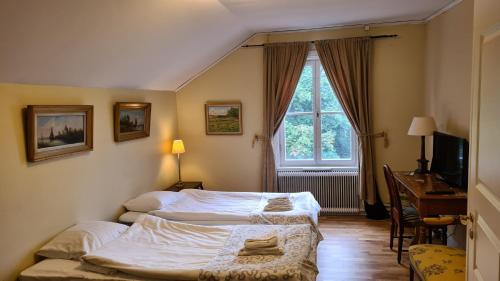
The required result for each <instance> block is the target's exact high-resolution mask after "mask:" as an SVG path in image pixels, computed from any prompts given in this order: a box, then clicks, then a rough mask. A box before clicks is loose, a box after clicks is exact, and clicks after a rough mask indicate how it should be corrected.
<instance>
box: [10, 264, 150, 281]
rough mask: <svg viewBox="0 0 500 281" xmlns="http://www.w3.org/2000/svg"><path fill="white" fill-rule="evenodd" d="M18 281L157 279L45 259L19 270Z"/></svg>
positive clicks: (137, 280)
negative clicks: (85, 267) (89, 268)
mask: <svg viewBox="0 0 500 281" xmlns="http://www.w3.org/2000/svg"><path fill="white" fill-rule="evenodd" d="M19 280H20V281H69V280H71V281H111V280H112V281H154V280H156V281H158V279H147V278H141V277H137V276H132V275H128V274H125V273H118V274H115V275H104V274H100V273H94V272H90V271H85V270H83V269H82V268H81V264H80V262H79V261H75V260H62V259H45V260H43V261H41V262H39V263H37V264H35V265H33V266H31V267H29V268H27V269H25V270H24V271H23V272H21V275H20V276H19Z"/></svg>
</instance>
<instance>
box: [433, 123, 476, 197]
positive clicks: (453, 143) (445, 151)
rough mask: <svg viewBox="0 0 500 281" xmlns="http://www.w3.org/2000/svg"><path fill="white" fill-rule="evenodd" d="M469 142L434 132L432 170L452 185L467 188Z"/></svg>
mask: <svg viewBox="0 0 500 281" xmlns="http://www.w3.org/2000/svg"><path fill="white" fill-rule="evenodd" d="M468 165H469V144H468V142H467V140H466V139H463V138H459V137H455V136H452V135H448V134H444V133H440V132H434V140H433V149H432V164H431V172H432V173H435V174H437V175H438V177H439V178H440V179H441V180H443V181H444V182H446V183H447V184H449V185H450V186H452V187H460V188H467V173H468Z"/></svg>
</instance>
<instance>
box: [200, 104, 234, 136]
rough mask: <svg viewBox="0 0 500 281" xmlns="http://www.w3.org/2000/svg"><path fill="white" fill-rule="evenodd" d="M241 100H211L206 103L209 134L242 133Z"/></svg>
mask: <svg viewBox="0 0 500 281" xmlns="http://www.w3.org/2000/svg"><path fill="white" fill-rule="evenodd" d="M241 107H242V106H241V102H209V103H206V104H205V130H206V134H207V135H242V134H243V122H242V113H241Z"/></svg>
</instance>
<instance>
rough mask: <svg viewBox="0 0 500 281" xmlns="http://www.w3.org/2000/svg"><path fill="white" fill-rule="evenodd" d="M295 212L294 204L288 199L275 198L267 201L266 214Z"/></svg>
mask: <svg viewBox="0 0 500 281" xmlns="http://www.w3.org/2000/svg"><path fill="white" fill-rule="evenodd" d="M291 210H293V204H292V202H291V201H290V199H288V198H273V199H269V200H267V205H266V206H265V207H264V212H285V211H291Z"/></svg>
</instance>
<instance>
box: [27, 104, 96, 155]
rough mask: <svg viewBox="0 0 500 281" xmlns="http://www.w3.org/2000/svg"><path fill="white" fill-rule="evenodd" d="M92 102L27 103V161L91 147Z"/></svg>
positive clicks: (90, 148)
mask: <svg viewBox="0 0 500 281" xmlns="http://www.w3.org/2000/svg"><path fill="white" fill-rule="evenodd" d="M93 110H94V109H93V106H92V105H29V106H28V108H27V110H26V148H27V153H26V154H27V158H28V161H30V162H36V161H42V160H47V159H50V158H55V157H61V156H64V155H68V154H73V153H76V152H81V151H87V150H92V148H93V137H92V129H93V113H94V111H93Z"/></svg>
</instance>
